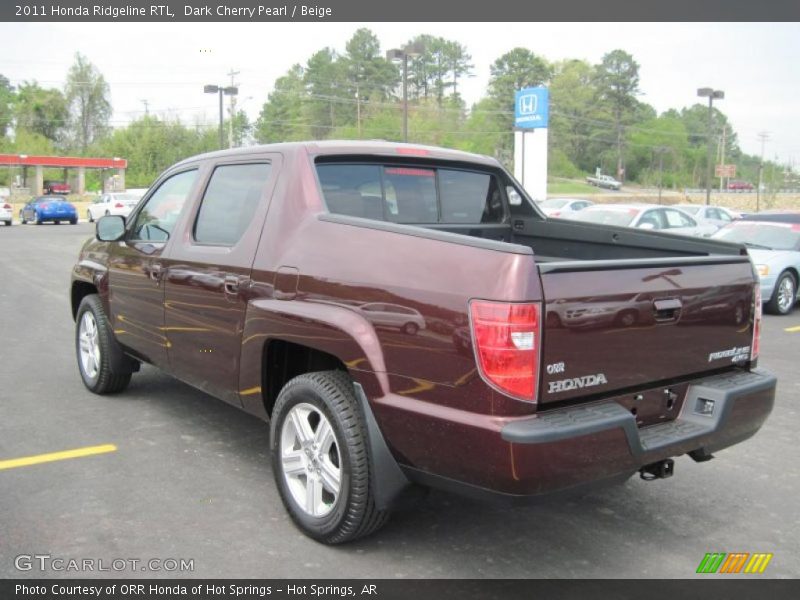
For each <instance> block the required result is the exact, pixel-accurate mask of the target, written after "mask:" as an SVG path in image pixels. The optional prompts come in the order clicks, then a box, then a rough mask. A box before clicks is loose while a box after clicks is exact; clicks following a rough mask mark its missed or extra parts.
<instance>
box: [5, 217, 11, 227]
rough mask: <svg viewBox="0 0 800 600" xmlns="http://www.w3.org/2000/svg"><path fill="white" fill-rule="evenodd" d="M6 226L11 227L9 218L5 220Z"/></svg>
mask: <svg viewBox="0 0 800 600" xmlns="http://www.w3.org/2000/svg"><path fill="white" fill-rule="evenodd" d="M6 227H11V219H9V220H8V221H6Z"/></svg>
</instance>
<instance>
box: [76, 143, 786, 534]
mask: <svg viewBox="0 0 800 600" xmlns="http://www.w3.org/2000/svg"><path fill="white" fill-rule="evenodd" d="M755 283H756V276H755V275H754V272H753V267H752V265H751V263H750V260H749V259H748V256H747V254H746V252H745V249H744V248H742V247H739V246H735V245H730V244H723V243H720V242H714V241H709V240H705V239H702V240H701V239H690V238H681V237H677V236H666V235H661V234H658V233H654V232H647V231H637V230H633V229H622V228H615V227H603V226H597V225H591V224H587V223H579V222H570V221H566V220H549V219H547V218H546V217H545V216H544V215H542V214H541V213H540V212H539V210H538V209H537V208H536V207H535V205H534V203H533V202H532V201H531V200H530V199H529V198H528V197H527V195H526V194H525V192H524V191H523V190H522V189H521V188H520V186H519V185H518V184H517V183H516V182H515V181H514V180H513V179H512V177H511V176H510V175H509V174H508V173H507V172H506V171H505V170H504V169H503V168H502V167H501V166H500V165H499V163H498V162H497V161H495V160H493V159H490V158H486V157H482V156H476V155H472V154H466V153H462V152H456V151H451V150H444V149H441V148H432V147H421V146H413V145H404V144H390V143H382V142H361V143H359V142H319V143H313V142H310V143H294V144H277V145H271V146H261V147H255V148H247V149H240V150H234V151H226V152H219V153H212V154H206V155H202V156H197V157H194V158H190V159H187V160H185V161H183V162H180V163H178V164H177V165H175V166H173V167H171V168H170V169H168V170H167V171H166V172H165V173H164V174H163V175H162V176H161V177H160V178H159V179H158V180H157V181H156V182H155V184H154V185H153V186H152V188H151V191H150V192H149V193H148V194H147V195H146V196H145V197H144V198H143V199H142V201H141V202H140V203H139V205H138V207H137V208H136V209H134V211H133V212H132V213H131V215H130V216H129V217H128V218H127V219H124V218H122V217H116V216H110V217H104V218H103V219H101V220H100V221H99V222H98V224H97V239H96V240H90V241H88V242H87V243H86V244H85V246H84V247H83V249H82V250H81V253H80V258H79V260H78V262H77V264H76V265H75V267H74V271H73V274H72V287H71V297H72V298H71V299H72V312H73V316H74V318H75V321H76V351H77V358H78V365H79V370H80V374H81V376H82V378H83V381H84V383H85V384H86V386H87V387H88V388H89V389H90V390H91V391H93V392H95V393H101V394H102V393H111V392H119V391H121V390H123V389H124V388H125V387H126V385H127V384H128V382H129V381H130V379H131V375H132V374H133V373H134V372H135V371H137V370H138V369H139V366H140V363H142V362H146V363H150V364H152V365H155V366H156V367H158V368H160V369H163V370H164V371H167V372H169V373H171V374H173V375H174V376H175V377H178V378H179V379H181V380H183V381H185V382H187V383H189V384H191V385H193V386H196V387H198V388H200V389H202V390H204V391H206V392H208V393H210V394H213V395H214V396H216V397H218V398H221V399H223V400H224V401H226V402H229V403H231V404H233V405H235V406H238V407H240V408H242V409H244V410H245V411H247V412H249V413H252V414H253V415H256V416H258V417H260V418H262V419H265V420H269V422H270V424H271V430H270V433H271V448H272V461H273V471H274V474H275V480H276V483H277V486H278V488H279V490H280V494H281V497H282V499H283V501H284V503H285V505H286V507H287V509H288V511H289V513H290V514H291V516H292V518H293V519H294V521H295V522H296V523H297V525H298V526H299V527H300V528H301V529H302V530H303V531H304V532H306V533H307V534H308V535H310V536H312V537H314V538H315V539H318V540H321V541H324V542H327V543H337V542H344V541H347V540H351V539H354V538H357V537H359V536H362V535H366V534H368V533H370V532H372V531H374V530H375V529H377V528H378V527H379V526H380V525H381V524H382V523H383V522H384V521H385V520H386V518H387V516H388V514H389V511H390V510H391V508H392V507H393V506H395V505H396V503H397V502H398V500H399V499H401V498H402V497H403V496H404V495H405V491H406V490H407V489H408V488H409V487H410V486H412V485H413V486H436V487H442V488H447V489H453V490H460V491H462V492H467V493H471V494H476V495H491V496H501V497H506V498H510V499H525V498H529V497H534V496H537V495H540V494H544V493H547V492H553V491H558V490H567V489H571V488H579V487H581V486H585V485H588V484H593V483H613V482H617V481H622V480H624V479H626V478H628V477H630V476H631V475H632V474H635V473H636V472H637V471H638V472H640V473H641V475H642V477H643V478H645V479H654V478H661V477H667V476H669V475H671V474H672V469H673V465H674V463H673V461H672V458H674V457H677V456H680V455H684V454H688V455H689V456H690V457H692V458H693V459H694V460H695V461H700V462H702V461H706V460H708V459H710V458H711V457H712V452H715V451H717V450H720V449H722V448H725V447H727V446H730V445H732V444H735V443H738V442H741V441H742V440H744V439H746V438H748V437H750V436H752V435H753V434H754V433H755V432H756V431H757V430H758V429H759V428H760V427H761V425H762V423H763V422H764V420H765V419H766V418H767V416H768V415H769V413H770V411H771V409H772V405H773V402H774V395H775V385H776V381H775V378H774V377H772V376H771V375H769V374H767V373H765V372H762V371H758V370H756V369H755V366H756V361H757V357H758V345H759V329H760V322H761V312H760V311H761V301H760V298H759V297H758V294H759V287H758V286H757V285H755Z"/></svg>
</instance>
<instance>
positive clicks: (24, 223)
mask: <svg viewBox="0 0 800 600" xmlns="http://www.w3.org/2000/svg"><path fill="white" fill-rule="evenodd" d="M19 222H20V223H22V224H23V225H26V224H27V223H28V219H26V218H25V216H24V215H23V214H22V211H19Z"/></svg>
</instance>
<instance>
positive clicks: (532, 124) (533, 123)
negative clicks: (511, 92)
mask: <svg viewBox="0 0 800 600" xmlns="http://www.w3.org/2000/svg"><path fill="white" fill-rule="evenodd" d="M549 104H550V103H549V97H548V92H547V88H545V87H534V88H525V89H524V90H517V93H516V98H515V102H514V126H515V127H518V128H522V129H538V128H543V127H547V119H548V117H549V113H550V106H549Z"/></svg>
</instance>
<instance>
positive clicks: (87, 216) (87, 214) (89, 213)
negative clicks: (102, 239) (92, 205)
mask: <svg viewBox="0 0 800 600" xmlns="http://www.w3.org/2000/svg"><path fill="white" fill-rule="evenodd" d="M86 220H87V221H89V223H94V219H93V218H92V211H90V210H87V211H86Z"/></svg>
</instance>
